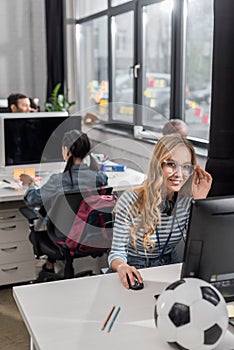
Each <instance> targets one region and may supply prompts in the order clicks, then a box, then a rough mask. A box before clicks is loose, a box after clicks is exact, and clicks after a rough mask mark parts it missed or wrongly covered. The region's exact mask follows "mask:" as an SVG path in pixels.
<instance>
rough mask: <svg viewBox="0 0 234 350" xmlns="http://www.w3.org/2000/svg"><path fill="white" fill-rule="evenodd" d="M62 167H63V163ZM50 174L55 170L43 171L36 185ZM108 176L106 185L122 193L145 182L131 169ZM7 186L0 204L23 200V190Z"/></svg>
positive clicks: (6, 176) (7, 176) (6, 177)
mask: <svg viewBox="0 0 234 350" xmlns="http://www.w3.org/2000/svg"><path fill="white" fill-rule="evenodd" d="M62 164H63V167H64V163H62ZM62 170H63V168H62V169H61V167H60V169H58V171H62ZM52 173H56V169H55V170H54V171H53V172H52V171H45V172H44V173H43V171H42V175H41V177H42V180H41V182H40V183H38V185H39V186H40V185H42V184H43V183H45V182H46V181H47V179H48V178H49V176H50V175H52ZM106 174H107V176H108V185H109V186H110V187H113V190H114V191H120V192H121V191H124V190H126V189H132V188H134V187H136V186H139V185H140V184H142V182H143V181H144V180H145V178H146V175H145V174H143V173H141V172H139V171H136V170H133V169H131V168H127V169H126V170H125V171H123V172H107V173H106ZM4 178H5V179H10V180H12V182H13V176H12V174H11V175H7V174H4V176H0V180H2V179H4ZM7 186H8V185H7V184H6V188H1V187H0V202H9V201H20V200H23V198H24V193H25V188H22V189H17V190H14V189H8V188H7Z"/></svg>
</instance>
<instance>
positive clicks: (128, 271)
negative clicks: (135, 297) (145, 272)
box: [116, 262, 143, 289]
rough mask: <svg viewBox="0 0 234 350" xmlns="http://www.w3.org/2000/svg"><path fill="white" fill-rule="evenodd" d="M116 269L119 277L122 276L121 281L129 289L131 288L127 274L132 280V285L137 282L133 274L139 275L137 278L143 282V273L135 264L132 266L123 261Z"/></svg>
mask: <svg viewBox="0 0 234 350" xmlns="http://www.w3.org/2000/svg"><path fill="white" fill-rule="evenodd" d="M116 271H117V272H118V274H119V277H120V279H121V282H122V283H123V285H124V287H126V288H127V289H129V285H128V280H127V276H129V280H130V283H131V285H134V284H135V281H134V277H133V274H134V275H135V276H136V277H137V279H138V281H139V282H140V283H143V279H142V277H141V274H140V273H139V272H138V271H137V269H136V268H135V267H134V266H130V265H128V264H126V263H124V262H123V263H121V264H119V265H118V267H117V269H116Z"/></svg>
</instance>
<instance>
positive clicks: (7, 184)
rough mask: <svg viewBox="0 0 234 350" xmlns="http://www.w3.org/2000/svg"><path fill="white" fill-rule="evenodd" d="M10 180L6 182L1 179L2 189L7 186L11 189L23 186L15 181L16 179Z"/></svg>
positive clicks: (0, 185) (18, 188)
mask: <svg viewBox="0 0 234 350" xmlns="http://www.w3.org/2000/svg"><path fill="white" fill-rule="evenodd" d="M7 181H8V182H4V181H2V180H0V189H1V188H5V189H10V190H21V189H22V187H21V186H20V184H19V183H17V182H15V181H9V180H7Z"/></svg>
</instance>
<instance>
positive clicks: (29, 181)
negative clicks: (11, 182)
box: [19, 174, 34, 186]
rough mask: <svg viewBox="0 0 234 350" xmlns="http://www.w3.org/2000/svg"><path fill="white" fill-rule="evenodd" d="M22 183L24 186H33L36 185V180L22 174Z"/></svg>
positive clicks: (20, 177)
mask: <svg viewBox="0 0 234 350" xmlns="http://www.w3.org/2000/svg"><path fill="white" fill-rule="evenodd" d="M19 179H20V181H21V182H22V185H24V186H25V185H28V186H30V185H33V184H34V180H33V178H32V177H31V176H29V175H27V174H20V176H19Z"/></svg>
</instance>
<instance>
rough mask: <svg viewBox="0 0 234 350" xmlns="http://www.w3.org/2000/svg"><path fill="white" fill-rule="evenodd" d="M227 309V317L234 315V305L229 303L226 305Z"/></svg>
mask: <svg viewBox="0 0 234 350" xmlns="http://www.w3.org/2000/svg"><path fill="white" fill-rule="evenodd" d="M227 309H228V317H229V318H230V317H234V305H233V304H230V305H227Z"/></svg>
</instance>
